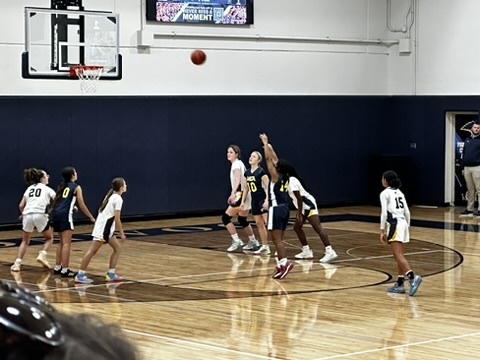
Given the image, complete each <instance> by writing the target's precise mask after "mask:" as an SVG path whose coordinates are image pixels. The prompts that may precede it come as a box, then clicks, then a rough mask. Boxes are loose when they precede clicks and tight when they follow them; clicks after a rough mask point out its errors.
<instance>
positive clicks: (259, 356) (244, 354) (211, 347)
mask: <svg viewBox="0 0 480 360" xmlns="http://www.w3.org/2000/svg"><path fill="white" fill-rule="evenodd" d="M124 331H125V332H128V333H131V334H135V335H141V336H148V337H151V338H155V339H159V340H165V341H171V342H174V343H179V344H184V345H190V346H192V347H196V348H204V349H209V350H213V351H223V352H228V353H233V354H237V355H241V356H249V357H252V358H256V359H271V357H268V356H262V355H257V354H252V353H247V352H243V351H236V350H231V349H227V348H223V347H219V346H214V345H207V344H202V343H199V342H195V341H189V340H181V339H175V338H171V337H168V336H161V335H155V334H150V333H145V332H141V331H135V330H127V329H124Z"/></svg>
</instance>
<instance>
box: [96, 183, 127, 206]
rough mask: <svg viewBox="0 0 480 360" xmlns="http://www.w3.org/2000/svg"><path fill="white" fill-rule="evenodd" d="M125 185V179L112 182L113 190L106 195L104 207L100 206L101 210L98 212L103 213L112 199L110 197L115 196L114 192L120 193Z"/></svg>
mask: <svg viewBox="0 0 480 360" xmlns="http://www.w3.org/2000/svg"><path fill="white" fill-rule="evenodd" d="M123 185H125V179H124V178H115V179H113V180H112V188H111V189H110V190H108V192H107V195H105V199H103V202H102V205H101V206H100V209H99V210H98V212H99V213H100V212H102V211H103V210H104V209H105V208H106V206H107V204H108V199H110V196H112V195H113V193H114V192H117V191H120V188H121V187H122V186H123Z"/></svg>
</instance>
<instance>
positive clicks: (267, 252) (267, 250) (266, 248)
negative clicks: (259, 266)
mask: <svg viewBox="0 0 480 360" xmlns="http://www.w3.org/2000/svg"><path fill="white" fill-rule="evenodd" d="M271 253H272V252H271V251H270V247H269V246H268V245H262V246H261V248H260V249H258V250H257V251H254V252H253V255H257V256H267V255H270V254H271Z"/></svg>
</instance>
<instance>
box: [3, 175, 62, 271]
mask: <svg viewBox="0 0 480 360" xmlns="http://www.w3.org/2000/svg"><path fill="white" fill-rule="evenodd" d="M23 173H24V176H25V182H26V183H27V184H28V185H29V186H28V188H27V190H25V192H24V194H23V196H22V200H21V201H20V205H19V208H20V212H21V213H22V215H21V219H22V229H23V239H22V243H21V244H20V248H19V249H18V255H17V259H16V260H15V263H14V264H13V265H12V267H11V270H12V271H20V267H21V264H22V259H23V257H24V256H25V253H26V252H27V247H28V244H30V239H31V237H32V233H33V230H35V229H37V231H38V232H41V233H42V234H43V236H44V238H45V244H44V245H43V248H42V250H40V252H39V254H38V257H37V261H38V262H39V263H40V264H42V265H43V266H44V267H45V268H47V269H50V264H49V263H48V261H47V251H48V249H49V248H50V246H51V245H52V243H53V233H52V229H51V227H50V225H49V224H48V214H47V208H48V205H50V202H51V201H52V199H53V198H54V197H55V191H53V189H51V188H50V187H48V186H47V185H48V174H47V173H46V172H45V171H43V170H40V169H35V168H30V169H25V170H24V172H23Z"/></svg>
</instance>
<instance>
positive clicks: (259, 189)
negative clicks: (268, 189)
mask: <svg viewBox="0 0 480 360" xmlns="http://www.w3.org/2000/svg"><path fill="white" fill-rule="evenodd" d="M264 175H267V173H266V172H265V170H263V168H262V167H259V168H257V169H256V170H255V171H254V172H252V169H248V170H247V171H245V177H246V178H247V186H248V189H249V190H250V193H251V194H252V200H253V201H258V200H264V199H265V198H266V193H265V189H264V188H263V183H262V177H263V176H264Z"/></svg>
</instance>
